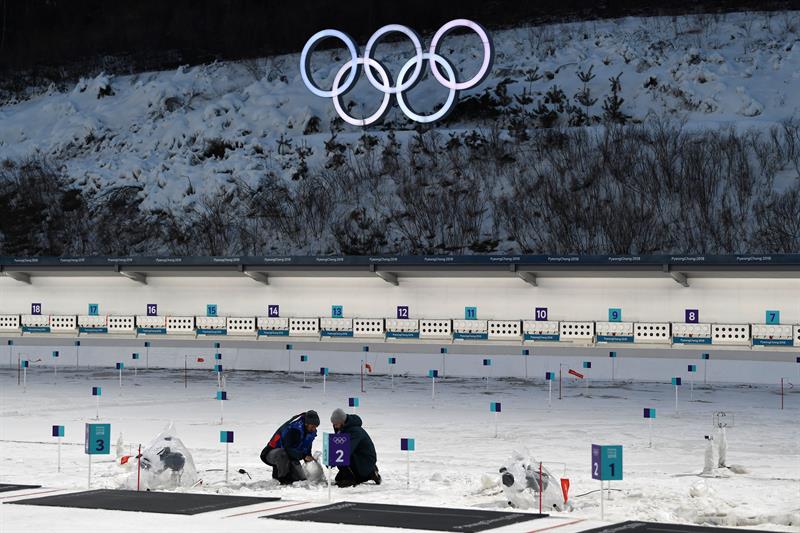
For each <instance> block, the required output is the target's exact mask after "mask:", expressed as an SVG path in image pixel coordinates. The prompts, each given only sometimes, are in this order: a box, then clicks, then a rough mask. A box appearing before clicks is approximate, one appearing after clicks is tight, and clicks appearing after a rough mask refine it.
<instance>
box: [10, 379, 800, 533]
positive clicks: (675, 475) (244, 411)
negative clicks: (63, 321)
mask: <svg viewBox="0 0 800 533" xmlns="http://www.w3.org/2000/svg"><path fill="white" fill-rule="evenodd" d="M182 377H183V375H182V372H180V371H175V370H171V371H170V370H150V371H140V374H139V376H138V377H137V378H136V379H135V380H134V378H133V375H132V374H130V375H128V374H126V375H125V378H124V386H123V387H122V389H120V388H119V386H118V382H117V376H116V375H114V374H113V373H110V372H107V371H101V370H99V369H98V370H97V371H83V372H76V371H74V370H73V371H68V370H62V371H61V372H59V378H58V382H57V383H54V380H53V379H54V378H53V375H52V374H50V373H49V372H31V373H29V375H28V387H27V392H25V393H23V392H22V389H21V388H20V387H18V386H17V385H16V373H15V372H12V371H10V370H2V371H0V391H2V392H0V394H2V403H1V404H0V416H1V417H2V418H0V419H1V420H2V426H1V427H0V457H1V458H2V459H0V461H2V462H0V476H1V477H0V481H2V482H16V483H29V484H31V483H35V484H41V485H43V486H44V487H45V489H49V488H63V489H72V490H78V489H84V488H85V487H86V464H87V458H86V456H85V455H84V454H83V448H82V440H83V424H84V423H85V422H89V421H92V419H93V418H94V415H95V403H94V398H93V397H92V396H91V395H90V390H91V387H92V386H97V385H100V386H102V387H103V396H102V397H101V407H100V412H101V419H102V421H104V422H110V423H111V425H112V443H116V442H117V439H118V437H119V435H120V433H121V434H122V435H123V441H124V443H125V446H124V448H125V453H128V452H129V451H131V450H134V449H135V447H136V446H137V445H138V444H139V443H142V444H143V446H146V445H147V443H148V442H149V441H150V440H151V439H152V438H153V437H155V436H156V435H157V434H158V433H159V432H160V431H161V430H162V429H163V428H164V427H165V426H166V425H167V424H168V423H169V422H170V421H174V422H175V424H176V427H177V434H178V436H179V437H180V438H181V439H182V440H183V442H184V443H185V444H186V445H187V446H188V447H189V449H190V450H191V451H192V454H193V457H194V462H195V464H196V466H197V469H198V470H199V471H200V472H199V475H200V477H202V478H203V480H204V484H203V486H202V487H200V488H198V489H196V490H199V491H205V492H218V493H224V494H237V495H254V496H280V497H281V498H282V499H283V500H285V501H284V502H281V503H285V504H292V503H294V502H317V503H326V502H327V487H326V486H325V485H318V486H311V487H305V486H302V487H282V488H279V487H277V486H276V485H275V484H274V482H273V481H272V480H271V479H270V469H269V468H267V467H265V466H264V465H262V464H261V463H260V461H259V458H258V454H259V452H260V450H261V448H262V447H263V446H264V444H265V443H266V441H267V439H268V438H269V437H270V436H271V434H272V432H273V431H274V430H275V429H276V428H277V427H278V426H279V425H280V424H281V423H282V422H283V421H284V420H285V419H286V418H288V417H289V416H291V415H293V414H295V413H298V412H301V411H303V410H307V409H316V410H318V412H319V413H320V416H321V418H322V420H323V425H322V426H321V428H320V433H321V432H322V431H329V430H330V429H329V425H328V423H327V419H328V416H329V413H330V412H331V411H332V410H333V409H334V408H335V407H338V406H342V405H346V404H347V398H348V397H350V396H359V397H360V398H361V408H359V409H358V410H357V413H358V414H359V415H360V416H362V418H363V419H364V424H365V428H366V429H367V430H368V431H369V433H370V435H371V436H372V438H373V440H374V441H375V444H376V447H377V450H378V465H379V468H380V471H381V474H382V476H383V479H384V483H383V484H382V485H381V486H377V487H376V486H374V485H371V484H369V485H362V486H359V487H356V488H353V489H334V491H333V494H334V500H339V501H342V500H357V501H369V502H381V503H401V504H402V503H404V504H415V505H428V506H449V507H458V506H466V507H479V508H488V509H497V510H505V509H507V505H506V502H505V499H504V498H503V495H502V493H501V491H500V487H499V485H498V483H499V476H498V474H497V471H498V469H499V467H501V466H503V464H504V462H505V461H506V459H507V458H508V457H509V456H510V454H511V452H512V450H515V449H524V448H527V449H528V450H529V451H530V452H531V454H532V456H533V457H535V458H536V459H537V460H538V459H541V460H543V461H545V462H546V464H548V463H550V464H549V468H550V469H551V471H552V472H553V473H554V474H555V475H556V476H559V477H560V476H562V475H565V477H568V478H570V480H571V491H570V493H571V495H573V496H574V495H578V494H582V493H584V492H588V491H591V490H596V489H597V488H598V483H597V481H593V480H592V479H591V475H590V464H589V463H590V450H591V444H592V443H602V444H622V445H623V446H624V480H623V481H621V482H613V483H612V488H614V489H620V490H621V492H614V493H613V495H612V496H613V499H612V500H611V501H609V502H607V503H606V520H607V521H623V520H650V521H663V522H673V523H674V522H678V523H693V524H710V525H721V526H738V527H750V528H758V529H766V530H775V531H797V530H798V524H800V505H799V504H798V502H800V499H798V489H799V488H800V453H799V452H798V449H799V446H798V445H799V444H800V431H798V424H797V420H798V413H800V404H798V402H800V398H798V395H796V394H794V395H789V396H788V397H787V399H786V403H787V408H786V409H785V410H784V411H781V410H779V409H778V407H779V400H778V397H777V396H776V395H775V393H774V390H772V389H771V388H769V387H753V388H742V387H739V386H736V385H726V386H721V385H715V386H714V387H713V388H712V389H702V388H696V389H695V398H696V399H697V400H702V401H695V402H687V401H685V398H683V395H682V397H681V402H680V411H679V414H678V415H677V416H676V415H675V413H674V393H673V388H672V386H670V385H667V384H654V383H642V384H637V383H626V384H625V385H624V386H621V387H620V390H619V393H618V394H614V392H615V391H614V390H613V389H614V386H613V385H610V384H604V383H597V385H598V388H600V389H601V390H602V394H598V391H593V390H591V389H590V397H587V396H585V389H584V387H583V386H582V385H580V386H569V387H568V388H567V389H566V394H565V398H564V399H563V400H561V401H558V400H554V401H553V407H552V408H551V409H548V407H547V388H546V386H545V385H544V384H542V383H533V382H530V383H527V384H525V385H522V384H520V383H518V382H516V381H515V384H514V386H507V385H508V383H507V382H506V381H504V380H501V379H495V380H492V381H491V383H490V393H489V394H483V390H482V389H483V387H484V385H483V383H481V382H480V380H477V379H476V380H469V379H458V380H455V379H454V380H448V379H445V380H441V381H440V382H439V383H437V389H436V390H437V397H436V401H435V404H434V403H432V401H431V397H430V388H429V382H428V380H426V379H424V378H417V377H399V376H395V383H396V387H395V390H394V391H392V390H390V388H389V379H388V378H387V377H385V376H374V377H369V378H368V380H367V392H366V393H360V392H359V377H358V376H331V377H330V378H329V380H328V384H327V396H326V397H323V395H322V384H321V381H320V378H319V376H316V375H315V376H309V377H308V381H309V383H308V384H309V385H310V388H302V377H301V375H300V374H294V375H290V376H287V375H286V374H284V373H261V374H253V373H250V372H248V373H236V372H234V373H230V374H228V376H227V390H228V393H229V398H230V400H229V401H228V402H226V405H225V423H224V424H223V425H220V424H219V404H218V402H217V401H215V400H214V399H213V398H214V394H215V390H216V378H215V376H214V375H213V373H211V372H209V374H208V375H205V374H199V373H193V374H192V376H191V378H190V382H189V387H188V389H184V386H183V383H182ZM609 385H610V386H609ZM478 388H480V389H481V391H480V392H481V394H477V393H476V390H477V389H478ZM554 396H555V397H557V394H555V395H554ZM490 401H501V402H502V403H503V412H502V413H501V414H500V417H499V435H498V438H494V437H493V435H494V422H493V419H492V417H491V413H490V412H489V405H488V404H489V402H490ZM643 407H655V408H657V413H658V417H657V418H656V420H655V423H654V443H655V445H654V447H653V448H649V447H648V428H647V423H646V421H645V420H644V419H643V418H642V408H643ZM718 410H725V411H732V412H733V413H734V415H735V422H736V424H735V427H734V428H732V429H729V430H728V442H729V449H728V463H729V464H735V465H742V466H743V467H744V468H745V469H746V473H744V474H735V473H733V472H732V471H730V470H717V471H716V475H717V476H719V477H708V478H703V477H699V476H697V475H696V474H699V473H700V472H701V470H702V468H703V452H704V446H705V441H704V439H703V437H704V435H707V434H713V430H712V424H711V421H712V413H713V412H715V411H718ZM53 424H61V425H65V426H66V437H65V441H64V444H63V447H62V460H63V471H62V473H60V474H59V473H57V472H56V468H55V463H56V446H55V440H54V439H52V438H50V437H49V435H50V426H51V425H53ZM220 429H226V430H233V431H235V439H236V440H235V443H234V444H232V445H231V448H230V453H231V472H232V473H231V481H230V483H228V484H227V485H226V484H225V483H224V472H223V471H222V468H224V461H225V448H224V446H223V445H221V444H219V431H220ZM401 437H413V438H415V439H416V445H417V451H416V452H414V453H413V454H412V456H411V476H412V479H411V488H410V489H407V488H406V456H405V453H404V452H401V451H400V450H399V440H400V438H401ZM321 447H322V445H321V438H318V439H317V441H315V446H314V449H315V450H318V449H321ZM113 453H114V451H113V450H112V455H111V456H99V457H96V458H95V461H94V464H93V475H94V478H93V488H120V487H123V486H124V485H125V483H126V479H127V477H128V476H129V475H130V474H129V473H128V472H127V471H124V470H123V469H122V468H121V467H120V466H117V465H116V464H115V463H114V462H113V458H114V455H113ZM559 463H566V471H564V466H562V465H560V464H559ZM239 468H244V469H246V470H247V471H248V472H249V473H250V474H251V475H252V477H253V479H252V480H250V479H248V478H247V477H246V476H244V475H239V474H238V473H235V472H236V471H237V470H238V469H239ZM43 490H44V489H43ZM11 494H12V493H9V494H5V495H4V496H10V495H11ZM573 502H574V506H575V509H574V510H573V511H572V512H568V513H556V514H557V515H559V516H561V517H562V518H563V519H569V520H577V519H586V520H597V519H599V499H598V494H597V493H594V494H592V495H588V496H584V497H580V498H574V499H573ZM267 507H269V505H261V507H259V508H267ZM254 509H255V508H254ZM254 509H251V508H245V509H243V510H241V511H238V510H236V509H233V510H230V511H229V512H225V513H212V514H210V515H205V516H204V515H198V516H193V517H174V516H164V515H147V514H145V515H139V514H136V513H125V514H124V517H125V526H124V527H126V528H131V529H129V530H131V531H134V530H136V528H141V527H153V524H157V528H158V530H159V531H162V530H163V531H190V530H191V531H214V530H216V531H218V530H219V529H218V528H219V527H220V524H221V522H219V520H220V516H227V515H231V514H237V513H238V512H242V513H247V514H245V515H243V516H241V517H236V518H235V520H236V524H239V525H241V529H240V530H242V531H251V530H252V531H256V530H258V528H259V527H261V528H262V529H263V527H264V523H263V521H261V520H257V519H256V517H258V516H259V513H249V511H251V510H254ZM261 514H263V513H261ZM119 516H120V515H119V514H117V513H114V512H110V511H87V510H79V509H76V510H69V511H65V510H63V509H48V508H36V511H35V512H34V511H33V509H32V508H30V507H25V506H13V505H0V524H2V528H0V529H2V531H9V532H11V531H22V530H26V531H28V530H31V528H35V527H36V526H37V524H38V525H40V526H42V527H46V528H47V525H46V524H47V521H48V520H50V521H52V520H53V519H54V517H58V519H59V520H63V519H64V517H68V520H64V521H63V524H62V525H60V526H59V527H58V528H57V530H58V531H81V530H84V531H85V530H86V528H89V527H92V528H97V527H101V526H102V527H112V526H113V527H114V528H115V530H116V527H117V525H118V521H119ZM129 517H130V520H129ZM230 520H234V518H231V519H230ZM586 523H587V524H588V523H589V522H586ZM271 526H272V523H270V531H273V530H277V531H300V530H302V529H303V525H302V524H301V523H298V524H294V525H292V524H291V523H281V524H280V525H279V526H276V527H277V529H275V528H273V527H271ZM533 527H537V526H536V525H535V524H531V523H529V524H528V527H527V529H526V531H527V530H528V529H531V528H533ZM570 527H571V528H579V527H581V526H580V525H579V524H576V525H574V526H570ZM215 528H216V529H215ZM238 528H239V526H238V525H237V529H238ZM315 529H318V530H319V531H345V530H348V531H349V530H359V529H360V528H348V527H345V526H332V525H323V526H322V527H321V529H320V528H316V527H315ZM566 529H569V528H566ZM125 530H128V529H125ZM364 530H366V529H364ZM570 530H573V531H574V530H575V529H570ZM509 531H510V530H509ZM514 531H517V530H516V529H515V530H514ZM519 531H522V530H519Z"/></svg>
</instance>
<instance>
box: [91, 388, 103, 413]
mask: <svg viewBox="0 0 800 533" xmlns="http://www.w3.org/2000/svg"><path fill="white" fill-rule="evenodd" d="M102 394H103V389H102V388H101V387H92V396H94V397H95V400H97V403H96V404H95V405H96V411H95V417H94V418H95V420H100V395H102Z"/></svg>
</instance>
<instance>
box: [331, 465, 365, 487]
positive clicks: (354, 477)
mask: <svg viewBox="0 0 800 533" xmlns="http://www.w3.org/2000/svg"><path fill="white" fill-rule="evenodd" d="M373 476H374V473H372V474H370V475H369V476H367V477H363V476H360V475H358V472H356V471H355V470H353V469H352V468H350V467H349V466H340V467H339V472H338V473H337V474H336V486H337V487H353V486H355V485H358V484H361V483H364V482H365V481H371V480H372V478H373Z"/></svg>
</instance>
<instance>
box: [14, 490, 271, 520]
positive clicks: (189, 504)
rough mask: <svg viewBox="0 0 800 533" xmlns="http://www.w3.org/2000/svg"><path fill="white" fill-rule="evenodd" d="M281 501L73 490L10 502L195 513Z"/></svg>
mask: <svg viewBox="0 0 800 533" xmlns="http://www.w3.org/2000/svg"><path fill="white" fill-rule="evenodd" d="M277 500H280V498H254V497H251V496H222V495H219V494H189V493H186V492H152V491H150V492H148V491H140V492H137V491H135V490H89V491H85V492H73V493H71V494H58V495H56V496H44V497H41V498H27V499H24V500H16V501H14V502H10V503H13V504H22V505H47V506H50V507H78V508H81V509H108V510H111V511H139V512H143V513H164V514H184V515H192V514H199V513H209V512H211V511H220V510H222V509H230V508H233V507H244V506H245V505H253V504H254V503H261V502H274V501H277Z"/></svg>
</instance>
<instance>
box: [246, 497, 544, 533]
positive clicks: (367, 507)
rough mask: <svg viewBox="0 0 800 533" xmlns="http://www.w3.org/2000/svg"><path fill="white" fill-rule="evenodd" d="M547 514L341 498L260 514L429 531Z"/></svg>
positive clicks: (480, 527)
mask: <svg viewBox="0 0 800 533" xmlns="http://www.w3.org/2000/svg"><path fill="white" fill-rule="evenodd" d="M545 516H547V515H546V514H528V513H504V512H501V511H486V510H483V509H446V508H442V507H416V506H410V505H386V504H379V503H358V502H341V503H334V504H331V505H325V506H323V507H315V508H313V509H304V510H302V511H291V512H288V513H280V514H275V515H271V516H262V517H261V518H276V519H278V520H296V521H301V522H324V523H326V524H347V525H351V526H373V527H374V526H378V527H394V528H408V529H425V530H428V531H457V532H461V533H476V532H478V531H485V530H487V529H495V528H498V527H503V526H507V525H509V524H515V523H518V522H525V521H528V520H535V519H537V518H543V517H545Z"/></svg>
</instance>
